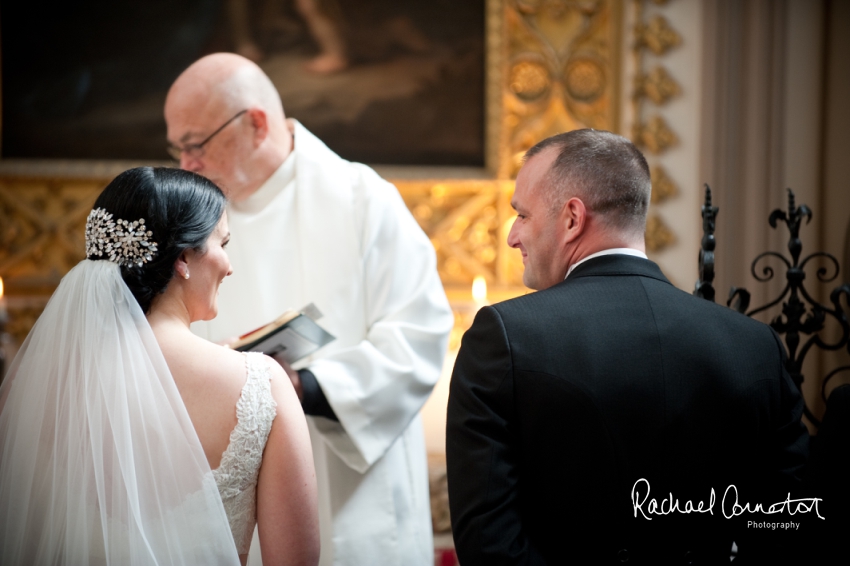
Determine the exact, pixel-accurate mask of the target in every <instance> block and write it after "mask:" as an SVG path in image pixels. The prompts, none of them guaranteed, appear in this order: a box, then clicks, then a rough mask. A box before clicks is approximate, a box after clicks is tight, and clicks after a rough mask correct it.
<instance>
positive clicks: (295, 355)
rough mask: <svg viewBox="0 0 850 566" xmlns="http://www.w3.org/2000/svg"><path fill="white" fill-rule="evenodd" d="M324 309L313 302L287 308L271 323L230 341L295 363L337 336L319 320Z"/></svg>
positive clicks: (243, 349)
mask: <svg viewBox="0 0 850 566" xmlns="http://www.w3.org/2000/svg"><path fill="white" fill-rule="evenodd" d="M320 317H321V313H319V310H318V309H317V308H316V307H315V306H314V305H313V304H310V305H308V306H306V307H305V308H303V309H302V310H301V312H297V311H286V312H285V313H283V314H282V315H280V316H279V317H277V318H276V319H275V320H273V321H272V322H270V323H269V324H267V325H265V326H263V327H261V328H258V329H256V330H252V331H251V332H249V333H248V334H244V335H242V336H240V337H239V340H237V341H236V342H234V343H233V344H231V345H230V347H231V348H233V349H234V350H238V351H240V352H262V353H264V354H266V355H269V356H273V355H277V354H280V356H281V357H282V358H283V359H284V360H286V361H287V363H290V364H293V363H295V362H297V361H298V360H300V359H301V358H304V357H306V356H309V355H310V354H312V353H313V352H315V351H316V350H318V349H319V348H321V347H322V346H324V345H325V344H327V343H329V342H332V341H333V340H335V339H336V338H335V337H334V336H333V335H332V334H330V333H328V332H327V331H326V330H325V329H324V328H322V327H321V326H319V325H318V324H316V321H315V320H314V318H320Z"/></svg>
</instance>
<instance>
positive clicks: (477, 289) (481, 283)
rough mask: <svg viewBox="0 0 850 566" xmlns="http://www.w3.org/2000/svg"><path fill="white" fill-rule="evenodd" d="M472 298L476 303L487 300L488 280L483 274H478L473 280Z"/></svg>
mask: <svg viewBox="0 0 850 566" xmlns="http://www.w3.org/2000/svg"><path fill="white" fill-rule="evenodd" d="M472 298H473V299H474V300H475V302H476V303H483V302H485V301H486V300H487V280H486V279H484V276H482V275H477V276H476V277H475V279H473V280H472Z"/></svg>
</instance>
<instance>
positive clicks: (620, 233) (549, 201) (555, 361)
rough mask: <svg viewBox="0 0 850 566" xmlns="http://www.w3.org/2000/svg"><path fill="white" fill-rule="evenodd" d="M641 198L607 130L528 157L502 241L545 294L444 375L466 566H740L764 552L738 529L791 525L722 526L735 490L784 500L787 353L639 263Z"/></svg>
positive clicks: (473, 338) (793, 415)
mask: <svg viewBox="0 0 850 566" xmlns="http://www.w3.org/2000/svg"><path fill="white" fill-rule="evenodd" d="M649 197H650V177H649V169H648V167H647V163H646V160H645V159H644V157H643V155H641V153H640V152H639V151H638V150H637V149H636V148H635V147H634V145H632V144H631V143H630V142H629V141H628V140H626V139H625V138H622V137H620V136H617V135H615V134H612V133H609V132H602V131H594V130H577V131H572V132H568V133H565V134H560V135H557V136H554V137H551V138H548V139H546V140H544V141H542V142H540V143H539V144H537V145H536V146H535V147H533V148H532V149H531V150H529V151H528V153H527V154H526V161H525V164H524V166H523V167H522V169H521V171H520V173H519V175H518V177H517V181H516V192H515V193H514V197H513V201H512V203H511V204H512V206H513V207H514V208H515V209H516V212H517V219H516V221H515V223H514V225H513V227H512V229H511V231H510V234H509V235H508V243H509V244H510V245H511V246H512V247H514V248H518V249H519V250H520V251H521V252H522V259H523V264H524V265H525V272H524V274H523V281H524V282H525V284H526V285H527V286H528V287H530V288H532V289H537V290H538V291H539V292H537V293H533V294H529V295H525V296H523V297H520V298H517V299H514V300H511V301H507V302H504V303H500V304H497V305H494V306H492V307H485V308H483V309H482V310H481V311H480V312H479V313H478V315H477V316H476V319H475V322H474V324H473V325H472V328H471V329H470V330H469V331H468V332H467V333H466V335H465V336H464V338H463V343H462V347H461V349H460V353H459V355H458V358H457V363H456V365H455V369H454V374H453V375H452V381H451V393H450V398H449V407H448V423H447V432H446V451H447V459H448V481H449V501H450V505H451V515H452V527H453V532H454V538H455V544H456V548H457V553H458V558H459V560H460V563H461V564H464V565H465V566H472V565H476V564H487V565H498V564H561V563H566V562H570V563H576V564H590V563H593V564H596V563H606V564H607V563H621V562H626V563H630V564H636V563H637V564H667V563H671V564H672V563H677V564H678V563H682V564H689V563H695V564H697V563H699V564H701V563H724V562H725V563H726V564H728V563H729V556H730V552H731V548H732V542H733V540H734V541H735V542H736V543H737V546H738V549H739V553H738V558H737V560H736V564H737V563H743V562H746V561H747V560H755V561H758V560H759V558H764V557H765V555H764V554H763V552H764V548H770V547H771V545H773V544H774V543H775V542H776V541H771V540H768V541H765V540H763V538H764V537H763V535H762V533H761V532H759V531H756V530H754V529H752V528H751V529H750V530H748V528H747V521H748V520H752V521H760V522H765V521H768V522H770V521H782V520H785V521H789V520H791V518H789V516H788V514H787V513H783V514H777V515H773V516H765V515H762V514H753V513H744V514H742V515H740V516H737V517H731V518H728V519H727V518H726V517H725V516H724V512H725V513H727V514H728V513H730V510H731V509H732V507H733V504H734V503H735V501H734V494H735V491H734V490H737V493H738V504H739V505H741V506H743V505H745V504H746V503H751V504H752V505H754V504H755V503H762V504H764V505H765V506H768V505H769V504H771V503H775V502H779V501H784V500H785V498H786V494H787V492H788V490H789V489H791V488H792V487H794V486H795V484H796V481H797V479H798V475H799V472H800V468H801V467H802V465H803V463H804V460H805V457H806V451H807V446H808V444H807V442H808V435H807V433H806V430H805V428H804V427H803V425H802V424H801V423H800V416H801V411H802V402H801V398H800V394H799V392H798V391H797V389H796V388H795V386H794V384H793V383H792V381H791V380H790V378H789V376H788V374H787V373H786V371H785V370H784V366H783V361H784V356H785V354H784V350H783V346H782V344H781V343H780V342H779V340H778V338H777V336H776V335H775V334H774V333H773V331H771V330H770V328H769V327H767V326H766V325H764V324H762V323H760V322H756V321H754V320H751V319H749V318H747V317H744V316H742V315H740V314H738V313H735V312H733V311H731V310H730V309H726V308H723V307H720V306H718V305H715V304H713V303H711V302H708V301H705V300H703V299H697V298H695V297H693V296H691V295H689V294H687V293H684V292H682V291H680V290H678V289H676V288H675V287H673V285H671V284H670V282H669V281H667V279H666V278H665V277H664V275H663V274H662V273H661V271H660V270H659V268H658V266H657V265H656V264H654V263H653V262H651V261H649V260H648V259H647V258H646V254H645V252H644V231H645V226H646V212H647V207H648V205H649ZM729 486H735V487H734V488H729ZM727 488H729V489H730V491H729V492H728V493H727V491H726V490H727ZM712 490H713V495H712ZM724 494H726V497H725V498H724ZM688 502H690V503H688ZM688 505H690V507H688ZM671 508H672V511H671ZM688 510H690V511H691V512H686V511H688ZM793 520H794V521H798V520H799V516H796V517H793Z"/></svg>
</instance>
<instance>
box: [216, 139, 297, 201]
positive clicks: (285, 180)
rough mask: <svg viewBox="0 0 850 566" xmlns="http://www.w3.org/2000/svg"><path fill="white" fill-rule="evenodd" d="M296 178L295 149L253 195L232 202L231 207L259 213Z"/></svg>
mask: <svg viewBox="0 0 850 566" xmlns="http://www.w3.org/2000/svg"><path fill="white" fill-rule="evenodd" d="M294 179H295V151H292V152H291V153H290V154H289V155H288V156H287V158H286V159H285V160H284V161H283V163H281V165H280V167H278V168H277V170H275V172H274V173H272V175H271V177H269V178H268V179H266V182H265V183H263V184H262V185H260V188H259V189H257V190H256V192H254V194H252V195H251V196H249V197H248V198H246V199H245V200H243V201H242V202H232V203H230V207H231V208H232V209H233V210H235V211H237V212H243V213H249V214H250V213H257V212H259V211H261V210H263V209H264V208H265V207H266V206H267V205H268V204H269V203H270V202H271V201H272V200H274V197H276V196H277V195H279V194H280V192H281V191H282V190H283V189H284V188H286V187H287V185H289V184H290V183H291V182H292V181H293V180H294Z"/></svg>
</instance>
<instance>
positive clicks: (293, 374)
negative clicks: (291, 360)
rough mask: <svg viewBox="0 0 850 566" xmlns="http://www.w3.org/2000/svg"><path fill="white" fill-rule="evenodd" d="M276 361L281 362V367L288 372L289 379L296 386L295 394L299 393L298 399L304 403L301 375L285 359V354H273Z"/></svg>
mask: <svg viewBox="0 0 850 566" xmlns="http://www.w3.org/2000/svg"><path fill="white" fill-rule="evenodd" d="M272 358H274V361H276V362H277V363H279V364H280V367H282V368H283V370H284V371H285V372H286V375H288V376H289V380H290V381H291V382H292V387H294V388H295V394H296V395H298V400H299V401H301V402H302V403H303V402H304V391H303V388H302V387H301V377H300V376H299V375H298V372H297V371H295V370H294V369H292V366H290V365H289V364H288V363H287V362H286V360H284V359H283V356H280V355H279V354H277V355H274V356H272Z"/></svg>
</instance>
